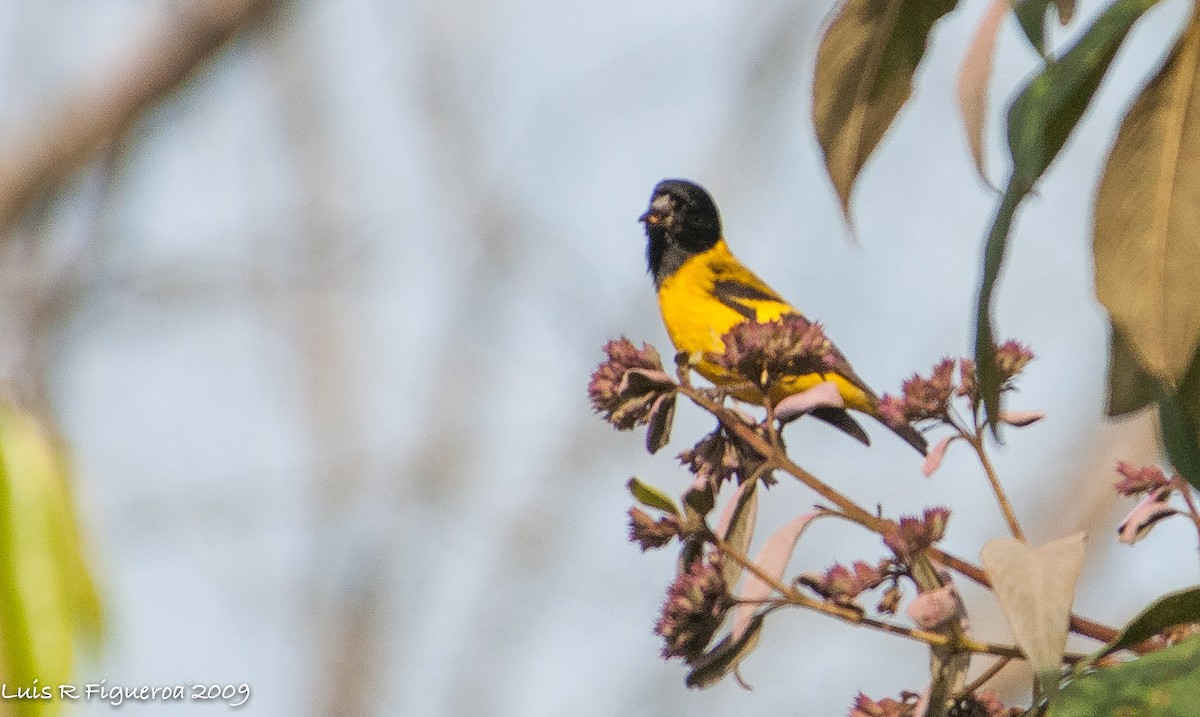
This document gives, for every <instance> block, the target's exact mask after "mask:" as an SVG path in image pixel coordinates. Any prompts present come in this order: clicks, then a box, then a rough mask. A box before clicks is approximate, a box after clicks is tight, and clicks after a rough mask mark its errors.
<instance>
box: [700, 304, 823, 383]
mask: <svg viewBox="0 0 1200 717" xmlns="http://www.w3.org/2000/svg"><path fill="white" fill-rule="evenodd" d="M721 340H722V342H724V344H725V350H724V352H722V353H713V354H709V355H708V356H707V357H706V358H708V360H710V361H712V362H713V363H715V364H717V365H718V366H720V367H722V368H724V369H726V370H728V371H731V372H733V373H735V374H737V375H739V376H741V377H742V378H744V379H746V380H747V381H749V382H750V383H751V384H753V385H754V386H757V387H758V388H759V389H760V390H762V391H764V392H766V391H768V390H769V386H770V385H771V384H772V383H773V382H774V381H776V380H778V379H779V378H781V377H783V376H793V375H798V374H807V373H822V372H826V371H830V370H835V369H837V368H838V367H839V364H840V363H841V362H842V361H843V360H844V359H842V358H841V356H840V354H838V352H837V350H836V349H835V348H833V344H831V343H830V341H829V339H827V338H826V337H825V331H824V330H823V329H822V328H821V325H820V324H816V323H812V322H810V321H809V320H808V319H805V318H804V317H802V316H797V315H788V316H784V317H782V318H780V319H779V320H778V321H767V322H764V323H757V322H754V321H743V322H742V323H740V324H737V325H736V326H734V327H733V328H732V329H730V330H729V332H728V333H726V334H725V335H724V336H722V337H721Z"/></svg>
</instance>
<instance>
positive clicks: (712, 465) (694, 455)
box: [679, 425, 774, 487]
mask: <svg viewBox="0 0 1200 717" xmlns="http://www.w3.org/2000/svg"><path fill="white" fill-rule="evenodd" d="M756 430H759V429H757V428H756ZM764 461H765V459H764V458H763V457H762V456H761V455H759V453H758V451H755V450H754V449H753V448H751V447H750V446H748V445H747V444H746V442H745V441H743V440H741V439H739V438H738V437H737V436H736V435H735V434H734V433H733V432H731V431H730V430H729V429H727V428H726V427H725V426H724V425H721V426H717V428H716V429H715V430H713V432H712V433H709V434H708V435H706V436H704V438H701V439H700V440H699V441H698V442H697V443H696V445H694V446H692V447H691V448H688V449H686V450H684V451H682V452H681V453H680V454H679V462H680V463H681V464H683V465H684V466H686V467H687V469H688V470H689V471H691V472H692V473H694V474H695V475H696V478H697V479H700V480H703V481H704V482H706V483H708V484H709V485H712V486H714V487H719V486H720V485H721V484H722V483H724V482H725V481H727V480H734V479H736V480H737V482H738V483H743V482H745V481H747V480H749V479H750V478H751V477H752V476H755V475H757V474H758V473H760V472H761V467H762V465H763V462H764ZM761 477H762V478H763V479H764V480H765V481H766V482H767V483H768V484H770V483H772V482H774V481H773V479H772V478H771V477H770V476H769V475H766V476H761Z"/></svg>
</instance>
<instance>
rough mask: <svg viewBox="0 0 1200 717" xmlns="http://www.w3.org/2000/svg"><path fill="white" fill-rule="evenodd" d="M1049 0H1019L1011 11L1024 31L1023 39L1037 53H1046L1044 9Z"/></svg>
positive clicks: (1048, 4)
mask: <svg viewBox="0 0 1200 717" xmlns="http://www.w3.org/2000/svg"><path fill="white" fill-rule="evenodd" d="M1049 8H1050V0H1021V1H1020V2H1019V3H1018V4H1017V6H1016V7H1015V8H1013V11H1014V12H1015V13H1016V14H1017V22H1018V23H1020V25H1021V29H1022V30H1024V31H1025V39H1027V40H1029V44H1030V45H1033V49H1034V50H1037V53H1038V54H1039V55H1042V56H1045V55H1046V10H1048V9H1049Z"/></svg>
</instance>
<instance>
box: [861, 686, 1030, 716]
mask: <svg viewBox="0 0 1200 717" xmlns="http://www.w3.org/2000/svg"><path fill="white" fill-rule="evenodd" d="M919 701H920V700H919V696H918V695H917V694H915V693H912V692H902V693H901V694H900V699H899V700H894V699H892V698H891V697H885V698H884V699H882V700H880V701H878V702H876V701H875V700H873V699H871V698H870V697H867V696H866V695H864V694H862V693H861V692H860V693H859V695H858V697H856V698H855V699H854V704H853V705H851V706H850V714H849V717H915V715H916V710H917V705H918V703H919ZM1022 713H1023V710H1020V709H1017V708H1016V707H1009V706H1007V705H1005V704H1004V703H1003V702H1001V701H1000V699H999V698H998V697H997V696H996V693H995V692H992V691H991V690H981V691H980V692H979V693H978V694H972V695H964V696H962V697H959V698H958V699H957V700H955V701H954V704H952V705H951V706H950V709H949V710H948V711H947V712H946V715H947V717H1017V715H1020V714H1022Z"/></svg>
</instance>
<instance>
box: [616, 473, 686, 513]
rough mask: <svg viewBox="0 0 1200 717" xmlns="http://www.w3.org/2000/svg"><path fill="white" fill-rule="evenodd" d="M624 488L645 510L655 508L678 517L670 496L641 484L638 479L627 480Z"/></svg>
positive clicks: (647, 484)
mask: <svg viewBox="0 0 1200 717" xmlns="http://www.w3.org/2000/svg"><path fill="white" fill-rule="evenodd" d="M625 487H627V488H628V489H629V492H630V494H632V495H633V499H634V500H636V501H637V502H639V503H641V504H642V505H644V506H646V507H647V508H655V509H657V510H661V511H665V512H667V513H670V514H672V515H680V512H679V507H678V506H676V505H675V501H674V500H672V499H671V496H669V495H667V494H666V493H664V492H663V491H661V490H659V489H658V488H655V487H654V486H652V485H650V484H649V483H643V482H642V481H641V480H640V479H639V478H636V477H634V478H630V479H629V482H628V483H626V484H625Z"/></svg>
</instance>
